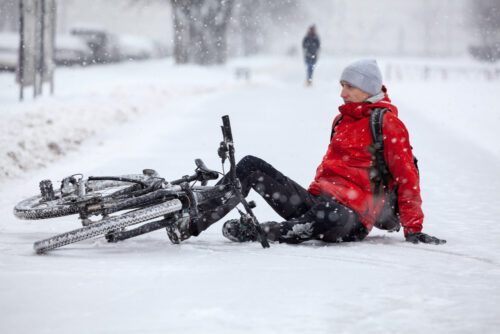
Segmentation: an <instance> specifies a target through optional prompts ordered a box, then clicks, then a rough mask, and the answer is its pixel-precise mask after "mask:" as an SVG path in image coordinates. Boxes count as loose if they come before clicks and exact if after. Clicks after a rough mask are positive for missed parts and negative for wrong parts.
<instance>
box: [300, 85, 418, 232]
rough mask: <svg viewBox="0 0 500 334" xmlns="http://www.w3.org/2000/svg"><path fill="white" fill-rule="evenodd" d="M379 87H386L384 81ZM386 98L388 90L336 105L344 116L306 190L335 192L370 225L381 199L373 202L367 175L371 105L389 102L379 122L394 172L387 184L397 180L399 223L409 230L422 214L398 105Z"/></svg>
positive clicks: (411, 230) (387, 159)
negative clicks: (372, 100)
mask: <svg viewBox="0 0 500 334" xmlns="http://www.w3.org/2000/svg"><path fill="white" fill-rule="evenodd" d="M383 90H384V93H386V91H387V90H386V89H385V87H384V89H383ZM390 102H391V100H390V99H389V97H388V96H387V93H386V94H385V97H384V98H383V99H382V100H381V101H379V102H376V103H369V102H362V103H346V104H344V105H342V106H340V107H339V111H340V113H341V115H342V119H341V121H340V122H339V123H338V124H337V126H336V127H335V133H334V136H333V138H332V140H331V142H330V145H329V146H328V150H327V152H326V154H325V156H324V158H323V161H322V162H321V164H320V165H319V167H318V169H317V170H316V177H315V178H314V181H313V182H312V183H311V185H310V186H309V192H310V193H311V194H313V195H322V194H323V195H330V196H332V197H334V198H336V199H337V200H338V201H339V202H340V203H342V204H344V205H345V206H347V207H349V208H351V209H353V210H354V211H355V212H357V213H358V215H359V217H360V219H361V222H362V223H363V224H364V225H365V227H366V228H367V229H368V231H370V230H371V229H372V228H373V225H374V224H375V218H376V217H377V215H378V213H379V212H380V209H381V208H382V206H383V199H380V200H379V201H378V203H374V196H373V192H372V189H373V184H371V183H370V179H369V176H368V171H369V168H370V166H372V159H373V158H372V154H371V153H370V152H369V150H368V148H369V146H370V145H372V136H371V132H370V128H369V122H370V117H369V116H370V114H371V111H372V109H374V108H387V109H388V111H390V112H386V113H385V114H384V120H383V128H382V133H383V135H384V155H385V161H386V163H387V166H388V168H389V171H390V172H391V174H392V177H393V180H392V181H391V182H390V187H391V188H392V187H394V186H396V185H397V186H398V205H399V213H400V219H401V225H402V226H403V227H404V232H405V235H407V234H409V233H415V232H420V231H421V230H422V222H423V219H424V214H423V212H422V209H421V204H422V200H421V198H420V186H419V177H418V171H417V169H416V167H415V165H414V163H413V155H412V149H411V146H410V140H409V137H408V131H407V130H406V127H405V125H404V124H403V122H401V121H400V120H399V118H398V109H397V108H396V106H394V105H393V104H391V103H390Z"/></svg>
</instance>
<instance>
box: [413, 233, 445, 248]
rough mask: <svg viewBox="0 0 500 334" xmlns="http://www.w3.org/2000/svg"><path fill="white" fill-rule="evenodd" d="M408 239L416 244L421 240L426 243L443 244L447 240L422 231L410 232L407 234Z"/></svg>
mask: <svg viewBox="0 0 500 334" xmlns="http://www.w3.org/2000/svg"><path fill="white" fill-rule="evenodd" d="M406 241H408V242H412V243H414V244H418V243H419V242H422V243H424V244H434V245H441V244H445V243H446V240H444V239H438V238H436V237H433V236H431V235H428V234H425V233H422V232H418V233H412V234H408V235H407V236H406Z"/></svg>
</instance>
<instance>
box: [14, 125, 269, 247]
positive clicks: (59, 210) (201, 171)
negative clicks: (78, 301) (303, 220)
mask: <svg viewBox="0 0 500 334" xmlns="http://www.w3.org/2000/svg"><path fill="white" fill-rule="evenodd" d="M222 121H223V125H222V127H221V128H222V133H223V141H222V142H221V143H220V146H219V149H218V154H219V157H220V158H221V160H222V165H223V166H224V162H225V161H226V159H228V160H229V164H230V168H229V171H228V174H229V175H228V178H227V179H228V180H229V182H224V183H223V184H219V185H214V186H208V185H207V183H208V181H209V180H216V179H217V178H218V177H219V174H220V173H218V172H216V171H213V170H211V169H209V168H207V167H206V165H205V164H204V163H203V161H202V160H201V159H196V160H195V163H196V166H197V167H196V169H195V174H193V175H191V176H188V175H186V176H183V177H182V178H180V179H178V180H174V181H170V182H168V181H167V180H165V179H164V178H162V177H160V176H159V175H158V173H157V172H156V171H154V170H152V169H145V170H143V173H142V174H132V175H124V176H104V177H92V176H91V177H88V178H84V177H83V175H81V174H75V175H72V176H69V177H66V178H64V179H63V180H62V181H61V186H60V188H59V189H58V190H54V187H53V184H52V181H50V180H43V181H41V182H40V194H39V195H37V196H34V197H31V198H28V199H26V200H24V201H21V202H20V203H18V204H17V205H16V206H15V208H14V214H15V215H16V216H17V217H18V218H21V219H45V218H54V217H60V216H66V215H72V214H78V215H79V219H80V220H81V223H82V225H83V227H81V228H78V229H75V230H73V231H69V232H66V233H62V234H59V235H55V236H53V237H50V238H47V239H44V240H40V241H37V242H35V243H34V245H33V247H34V249H35V251H36V252H37V253H39V254H41V253H45V252H47V251H49V250H52V249H55V248H58V247H61V246H64V245H68V244H72V243H75V242H78V241H82V240H85V239H89V238H93V237H96V236H101V235H104V236H105V238H106V239H107V240H108V241H109V242H118V241H121V240H126V239H129V238H132V237H135V236H138V235H141V234H144V233H148V232H152V231H155V230H158V229H161V228H165V229H166V231H167V234H168V237H169V238H170V240H171V241H172V242H173V243H179V242H180V239H181V236H180V235H179V233H178V229H176V228H175V226H177V224H178V223H179V220H184V221H189V220H195V219H196V218H197V217H199V216H200V215H201V214H202V213H203V212H202V210H203V209H202V208H203V204H204V203H207V202H208V201H210V200H212V199H216V198H219V199H220V198H225V199H228V198H230V197H231V196H236V197H237V198H238V200H239V202H240V203H241V204H242V205H243V207H244V208H245V211H246V213H244V212H242V211H239V212H240V214H241V215H242V216H244V217H243V218H244V221H245V222H246V223H248V224H254V225H255V227H256V229H257V231H258V240H259V241H260V243H261V245H262V247H264V248H267V247H269V242H268V241H267V238H266V234H265V233H264V231H263V230H262V229H261V227H260V225H259V224H258V221H257V218H256V217H255V215H254V214H253V212H252V208H253V207H254V204H253V203H252V202H250V203H249V202H247V201H246V200H245V198H244V197H243V195H242V193H241V184H240V181H239V180H238V178H237V176H236V163H235V157H234V144H233V136H232V131H231V125H230V121H229V116H223V117H222ZM222 175H224V174H222ZM196 182H201V185H196ZM94 216H96V217H98V219H97V220H92V219H91V218H92V217H94ZM138 224H141V225H139V226H133V225H138ZM130 226H133V227H132V228H129V227H130Z"/></svg>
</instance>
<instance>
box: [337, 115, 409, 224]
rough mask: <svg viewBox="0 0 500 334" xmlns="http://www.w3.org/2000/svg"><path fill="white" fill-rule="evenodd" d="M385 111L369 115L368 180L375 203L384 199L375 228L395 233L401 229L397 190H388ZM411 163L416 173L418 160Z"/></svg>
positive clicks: (388, 172) (390, 176)
mask: <svg viewBox="0 0 500 334" xmlns="http://www.w3.org/2000/svg"><path fill="white" fill-rule="evenodd" d="M386 111H387V108H375V109H373V110H372V113H371V115H370V132H371V134H372V140H373V146H372V147H371V150H370V151H371V153H372V154H373V160H374V166H372V168H371V169H370V172H369V173H370V179H371V180H372V181H373V184H374V189H373V194H374V197H375V203H376V202H377V201H378V200H380V196H383V197H384V198H385V201H384V207H383V208H382V210H381V212H380V214H379V215H378V217H377V219H376V221H375V227H377V228H379V229H381V230H387V231H389V232H394V231H396V232H397V231H399V230H400V228H401V222H400V219H399V208H398V189H397V186H396V187H394V188H393V189H392V191H391V190H389V180H390V179H391V178H392V175H391V173H390V171H389V168H388V167H387V164H386V162H385V158H384V135H383V133H382V123H383V119H384V114H385V113H386ZM341 119H342V116H340V117H338V118H337V119H336V121H335V123H334V124H333V127H332V133H331V136H330V141H331V140H332V138H333V134H334V132H335V127H336V126H337V124H338V123H339V122H340V120H341ZM413 163H414V164H415V167H417V171H418V160H417V158H416V157H415V156H413ZM381 187H382V189H381ZM381 190H382V191H381Z"/></svg>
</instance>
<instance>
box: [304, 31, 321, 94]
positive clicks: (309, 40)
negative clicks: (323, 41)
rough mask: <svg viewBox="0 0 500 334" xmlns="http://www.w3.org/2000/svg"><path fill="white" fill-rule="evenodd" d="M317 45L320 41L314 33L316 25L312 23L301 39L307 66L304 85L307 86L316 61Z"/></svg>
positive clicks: (310, 81)
mask: <svg viewBox="0 0 500 334" xmlns="http://www.w3.org/2000/svg"><path fill="white" fill-rule="evenodd" d="M319 47H320V42H319V37H318V35H317V34H316V26H314V25H312V26H310V27H309V29H308V31H307V34H306V36H305V37H304V39H303V40H302V49H303V50H304V61H305V63H306V67H307V79H306V85H308V86H310V85H311V84H312V78H313V72H314V67H315V66H316V61H317V60H318V52H319Z"/></svg>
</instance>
